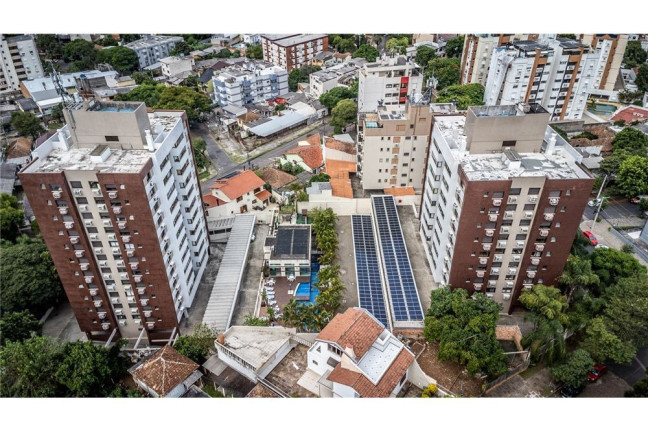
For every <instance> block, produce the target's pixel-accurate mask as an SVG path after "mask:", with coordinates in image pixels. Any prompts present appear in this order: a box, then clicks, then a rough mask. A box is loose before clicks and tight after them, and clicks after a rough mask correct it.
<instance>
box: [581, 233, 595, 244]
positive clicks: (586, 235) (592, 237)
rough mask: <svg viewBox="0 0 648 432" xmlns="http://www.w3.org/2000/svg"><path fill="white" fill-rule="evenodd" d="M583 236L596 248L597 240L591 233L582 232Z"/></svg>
mask: <svg viewBox="0 0 648 432" xmlns="http://www.w3.org/2000/svg"><path fill="white" fill-rule="evenodd" d="M583 236H585V238H586V239H587V240H589V241H590V243H592V244H593V245H594V246H596V245H597V244H598V240H597V239H596V236H595V235H594V234H592V233H591V232H589V231H583Z"/></svg>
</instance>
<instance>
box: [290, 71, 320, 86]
mask: <svg viewBox="0 0 648 432" xmlns="http://www.w3.org/2000/svg"><path fill="white" fill-rule="evenodd" d="M319 70H322V68H321V67H319V66H309V65H307V66H302V67H300V68H295V69H293V70H291V71H290V74H289V75H288V87H289V88H290V91H297V84H299V83H301V82H308V81H309V79H310V78H309V76H310V74H312V73H313V72H317V71H319Z"/></svg>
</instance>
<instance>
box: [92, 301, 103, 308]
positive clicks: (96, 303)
mask: <svg viewBox="0 0 648 432" xmlns="http://www.w3.org/2000/svg"><path fill="white" fill-rule="evenodd" d="M102 304H103V300H95V301H94V306H95V307H101V305H102Z"/></svg>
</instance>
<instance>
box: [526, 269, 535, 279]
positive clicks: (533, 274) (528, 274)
mask: <svg viewBox="0 0 648 432" xmlns="http://www.w3.org/2000/svg"><path fill="white" fill-rule="evenodd" d="M527 277H528V278H529V279H533V278H534V277H536V271H535V270H527Z"/></svg>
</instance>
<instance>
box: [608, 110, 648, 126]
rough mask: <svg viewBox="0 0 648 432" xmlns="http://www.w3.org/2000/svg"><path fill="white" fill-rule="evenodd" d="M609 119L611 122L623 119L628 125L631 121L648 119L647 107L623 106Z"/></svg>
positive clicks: (640, 121)
mask: <svg viewBox="0 0 648 432" xmlns="http://www.w3.org/2000/svg"><path fill="white" fill-rule="evenodd" d="M610 120H611V121H613V122H615V121H619V120H624V121H625V122H626V124H627V125H629V124H630V123H632V122H633V121H638V122H639V123H643V122H645V121H648V109H647V108H641V107H638V106H629V107H625V108H622V109H620V110H619V111H617V113H616V114H615V115H614V116H613V117H612V118H611V119H610Z"/></svg>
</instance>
